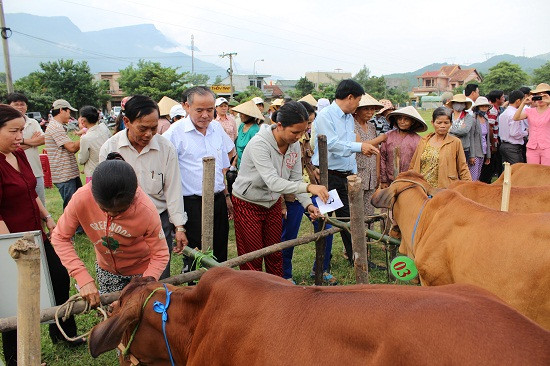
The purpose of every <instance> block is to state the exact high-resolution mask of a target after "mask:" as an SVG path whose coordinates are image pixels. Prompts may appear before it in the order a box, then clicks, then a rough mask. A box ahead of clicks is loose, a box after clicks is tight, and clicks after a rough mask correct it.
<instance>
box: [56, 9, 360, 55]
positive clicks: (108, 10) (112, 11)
mask: <svg viewBox="0 0 550 366" xmlns="http://www.w3.org/2000/svg"><path fill="white" fill-rule="evenodd" d="M60 1H62V2H65V3H70V4H73V5H79V6H82V7H86V8H91V9H97V10H103V11H105V12H108V13H110V14H113V13H115V14H120V15H125V16H128V17H131V18H133V19H142V20H147V21H150V22H157V23H161V24H166V25H171V26H174V27H179V28H183V29H189V30H191V31H195V32H202V33H207V34H213V35H216V36H219V37H224V38H229V39H234V40H239V41H243V42H247V43H253V44H258V45H262V46H266V47H271V48H276V49H280V50H285V51H290V52H294V53H300V54H304V55H308V56H314V57H317V58H322V59H326V60H330V61H336V62H340V63H346V64H355V62H351V61H349V60H340V59H335V58H332V57H327V56H325V55H319V54H313V53H309V52H305V51H300V50H293V49H290V48H287V47H282V46H277V45H272V44H268V43H264V42H258V41H252V40H249V39H245V38H241V37H234V36H228V35H225V34H222V33H217V32H212V31H207V30H203V29H197V28H192V27H187V26H184V25H181V24H178V23H170V22H165V21H158V20H155V19H151V18H146V17H142V16H139V15H136V14H128V13H124V12H120V11H116V10H112V9H105V8H100V7H97V6H91V5H84V4H80V3H76V2H73V1H69V0H60Z"/></svg>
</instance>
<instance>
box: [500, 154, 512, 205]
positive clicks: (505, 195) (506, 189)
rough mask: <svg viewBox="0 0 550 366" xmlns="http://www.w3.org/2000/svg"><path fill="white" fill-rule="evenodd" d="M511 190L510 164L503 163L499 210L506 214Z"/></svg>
mask: <svg viewBox="0 0 550 366" xmlns="http://www.w3.org/2000/svg"><path fill="white" fill-rule="evenodd" d="M511 190H512V168H511V167H510V163H508V162H505V163H504V182H502V202H501V204H500V210H501V211H506V212H508V206H509V205H510V191H511Z"/></svg>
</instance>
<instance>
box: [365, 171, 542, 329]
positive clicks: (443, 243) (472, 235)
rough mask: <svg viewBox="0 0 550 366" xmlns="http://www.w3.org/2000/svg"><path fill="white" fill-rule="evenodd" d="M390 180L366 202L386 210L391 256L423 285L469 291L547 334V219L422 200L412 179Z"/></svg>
mask: <svg viewBox="0 0 550 366" xmlns="http://www.w3.org/2000/svg"><path fill="white" fill-rule="evenodd" d="M397 178H398V179H396V181H395V182H394V183H392V185H391V186H390V187H388V188H386V189H383V190H378V191H377V192H375V194H374V196H373V198H372V203H373V205H374V206H375V207H390V206H392V204H393V216H394V219H395V221H396V222H397V224H398V225H399V228H400V229H401V234H402V240H401V246H400V248H399V251H400V252H401V253H403V254H406V255H408V256H410V257H411V258H414V261H415V264H416V266H417V268H418V273H419V277H420V281H421V283H422V284H423V285H428V286H436V285H445V284H450V283H468V284H472V285H477V286H479V287H482V288H485V289H486V290H489V291H490V292H492V293H493V294H495V295H497V296H498V297H500V298H501V299H503V300H504V301H505V302H506V303H508V304H509V305H511V306H512V307H514V308H515V309H517V310H518V311H519V312H520V313H522V314H524V315H526V316H527V317H529V318H531V319H533V320H534V321H535V322H537V323H538V324H540V325H542V326H543V327H544V328H546V329H550V275H549V274H548V271H549V269H550V225H549V223H550V214H548V213H530V214H525V213H510V212H500V211H495V210H492V209H490V208H487V207H485V206H482V205H479V204H477V203H475V202H474V201H472V200H470V199H467V198H465V197H463V196H462V195H461V194H460V193H458V192H455V191H453V190H451V189H445V190H441V191H438V193H437V194H435V195H434V196H433V198H431V199H428V198H427V193H426V192H428V193H433V191H432V188H431V187H430V186H429V184H428V183H427V182H426V181H425V180H424V179H423V177H422V176H421V175H420V174H418V173H415V172H412V171H408V172H404V173H401V174H399V176H398V177H397ZM423 206H424V208H422V207H423ZM417 220H418V224H417V225H415V223H416V222H417ZM415 227H416V230H415ZM413 232H414V235H415V237H414V242H413V239H412V238H413Z"/></svg>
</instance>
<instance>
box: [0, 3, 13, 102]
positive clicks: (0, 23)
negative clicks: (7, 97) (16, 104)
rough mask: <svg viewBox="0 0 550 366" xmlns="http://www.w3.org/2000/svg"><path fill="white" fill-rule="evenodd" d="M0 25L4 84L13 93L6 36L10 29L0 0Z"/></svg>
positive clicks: (7, 36)
mask: <svg viewBox="0 0 550 366" xmlns="http://www.w3.org/2000/svg"><path fill="white" fill-rule="evenodd" d="M0 27H1V32H0V35H1V36H2V47H3V48H4V66H5V68H6V86H7V88H8V93H13V79H12V77H11V64H10V51H9V48H8V38H9V37H11V29H10V28H6V19H5V18H4V2H3V1H2V0H0Z"/></svg>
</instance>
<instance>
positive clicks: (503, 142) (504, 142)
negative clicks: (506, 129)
mask: <svg viewBox="0 0 550 366" xmlns="http://www.w3.org/2000/svg"><path fill="white" fill-rule="evenodd" d="M500 143H501V144H510V145H517V146H523V144H514V143H513V142H508V141H501V142H500Z"/></svg>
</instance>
